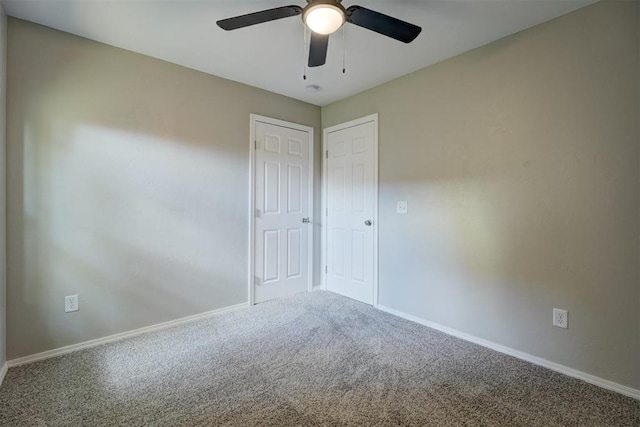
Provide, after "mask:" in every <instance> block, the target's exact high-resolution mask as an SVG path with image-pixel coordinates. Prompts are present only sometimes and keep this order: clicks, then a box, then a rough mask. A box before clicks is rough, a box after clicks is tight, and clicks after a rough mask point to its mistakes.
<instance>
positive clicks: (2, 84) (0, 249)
mask: <svg viewBox="0 0 640 427" xmlns="http://www.w3.org/2000/svg"><path fill="white" fill-rule="evenodd" d="M6 75H7V15H6V14H5V12H4V8H3V7H2V5H0V368H1V367H2V366H3V365H4V362H5V361H6V360H7V358H6V353H7V328H6V325H7V300H6V289H7V287H6V280H7V250H6V240H7V239H6V230H7V227H6V225H7V218H6V201H7V198H6V185H5V183H6V160H5V158H6V148H7V144H6V139H5V122H6V87H7V85H6V83H7V80H6Z"/></svg>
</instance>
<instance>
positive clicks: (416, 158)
mask: <svg viewBox="0 0 640 427" xmlns="http://www.w3.org/2000/svg"><path fill="white" fill-rule="evenodd" d="M637 8H638V3H637V2H618V1H615V2H614V1H612V2H602V3H597V4H595V5H593V6H589V7H587V8H585V9H581V10H578V11H576V12H574V13H571V14H569V15H565V16H563V17H560V18H558V19H555V20H553V21H550V22H548V23H545V24H542V25H540V26H537V27H534V28H532V29H529V30H526V31H524V32H521V33H519V34H516V35H513V36H511V37H508V38H505V39H503V40H500V41H497V42H495V43H491V44H489V45H487V46H484V47H482V48H479V49H476V50H474V51H471V52H468V53H465V54H463V55H460V56H458V57H455V58H453V59H450V60H447V61H445V62H442V63H439V64H436V65H434V66H431V67H428V68H426V69H423V70H420V71H418V72H416V73H413V74H411V75H408V76H405V77H402V78H399V79H397V80H394V81H392V82H390V83H387V84H384V85H382V86H379V87H377V88H374V89H371V90H369V91H366V92H364V93H361V94H358V95H356V96H353V97H351V98H348V99H346V100H343V101H340V102H337V103H335V104H332V105H329V106H327V107H324V108H323V109H322V126H323V127H328V126H331V125H335V124H337V123H340V122H345V121H348V120H351V119H354V118H357V117H361V116H364V115H367V114H371V113H374V112H379V113H380V129H379V135H380V165H379V169H380V208H379V209H380V220H379V224H380V228H379V232H380V267H379V268H380V272H379V276H380V304H382V305H385V306H388V307H391V308H394V309H397V310H401V311H404V312H406V313H409V314H412V315H415V316H419V317H421V318H424V319H427V320H430V321H433V322H437V323H439V324H441V325H445V326H448V327H451V328H455V329H458V330H460V331H463V332H466V333H469V334H472V335H475V336H477V337H481V338H484V339H487V340H490V341H493V342H496V343H499V344H503V345H506V346H508V347H512V348H514V349H517V350H521V351H524V352H527V353H530V354H533V355H536V356H539V357H543V358H545V359H548V360H551V361H554V362H557V363H561V364H563V365H566V366H570V367H573V368H576V369H579V370H582V371H585V372H588V373H591V374H593V375H597V376H599V377H603V378H606V379H609V380H612V381H615V382H617V383H620V384H624V385H627V386H631V387H635V388H640V329H639V325H640V285H639V283H640V281H639V272H638V259H639V248H638V237H639V235H640V233H639V225H640V223H639V221H640V219H639V218H640V217H639V215H638V213H639V207H640V205H639V197H638V196H639V192H638V189H639V181H638V178H639V175H638V174H639V170H640V169H639V154H640V152H639V131H638V118H639V117H640V115H639V114H640V111H639V107H638V103H639V100H638V81H639V80H638V47H639V46H638V28H639V27H638V12H637ZM399 200H407V201H408V205H409V214H408V215H397V214H396V213H395V203H396V201H399ZM553 307H558V308H564V309H567V310H569V329H568V330H562V329H558V328H554V327H553V326H552V324H551V320H552V308H553Z"/></svg>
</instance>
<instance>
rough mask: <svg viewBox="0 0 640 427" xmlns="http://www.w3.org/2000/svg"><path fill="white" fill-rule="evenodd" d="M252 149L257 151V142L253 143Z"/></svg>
mask: <svg viewBox="0 0 640 427" xmlns="http://www.w3.org/2000/svg"><path fill="white" fill-rule="evenodd" d="M253 148H254V149H256V150H257V149H258V140H255V141H253Z"/></svg>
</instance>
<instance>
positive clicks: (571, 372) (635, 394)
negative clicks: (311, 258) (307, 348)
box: [376, 305, 640, 400]
mask: <svg viewBox="0 0 640 427" xmlns="http://www.w3.org/2000/svg"><path fill="white" fill-rule="evenodd" d="M376 308H378V309H379V310H382V311H385V312H387V313H390V314H393V315H395V316H398V317H402V318H403V319H407V320H410V321H412V322H416V323H419V324H421V325H424V326H428V327H429V328H432V329H435V330H438V331H440V332H444V333H445V334H447V335H451V336H454V337H457V338H461V339H463V340H465V341H469V342H472V343H474V344H479V345H481V346H483V347H487V348H490V349H492V350H495V351H499V352H500V353H504V354H507V355H509V356H513V357H516V358H518V359H522V360H524V361H527V362H530V363H533V364H534V365H539V366H542V367H544V368H547V369H551V370H552V371H556V372H560V373H561V374H565V375H568V376H570V377H573V378H578V379H580V380H583V381H586V382H588V383H590V384H594V385H597V386H599V387H602V388H606V389H607V390H612V391H615V392H617V393H620V394H624V395H625V396H629V397H632V398H634V399H638V400H640V390H636V389H634V388H631V387H627V386H625V385H622V384H618V383H614V382H613V381H609V380H605V379H604V378H600V377H596V376H595V375H591V374H587V373H586V372H582V371H579V370H577V369H574V368H570V367H568V366H564V365H561V364H559V363H555V362H551V361H549V360H546V359H543V358H541V357H538V356H534V355H532V354H529V353H525V352H522V351H518V350H514V349H512V348H509V347H506V346H503V345H500V344H496V343H494V342H491V341H487V340H485V339H482V338H478V337H475V336H473V335H469V334H467V333H464V332H460V331H458V330H456V329H452V328H448V327H446V326H442V325H440V324H438V323H434V322H430V321H428V320H425V319H422V318H420V317H417V316H413V315H411V314H407V313H403V312H402V311H399V310H396V309H393V308H389V307H385V306H383V305H378V306H377V307H376Z"/></svg>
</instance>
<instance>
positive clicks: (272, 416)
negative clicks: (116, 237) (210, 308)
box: [0, 292, 640, 426]
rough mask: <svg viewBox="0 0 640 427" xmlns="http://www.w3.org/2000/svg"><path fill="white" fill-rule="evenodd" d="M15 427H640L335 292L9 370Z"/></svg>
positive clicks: (590, 389) (607, 403)
mask: <svg viewBox="0 0 640 427" xmlns="http://www.w3.org/2000/svg"><path fill="white" fill-rule="evenodd" d="M0 423H1V424H2V425H11V426H63V425H64V426H67V425H73V426H143V425H152V426H155V425H158V426H197V425H230V426H253V425H273V426H289V425H296V426H340V425H366V426H382V425H385V426H386V425H389V426H392V425H402V426H424V425H434V426H445V425H455V426H459V425H474V426H476V425H477V426H482V425H486V426H502V425H504V426H518V425H523V426H542V425H544V426H558V425H568V426H578V425H579V426H588V425H597V426H605V425H606V426H610V425H616V426H622V425H628V426H631V425H634V426H640V401H636V400H633V399H631V398H627V397H624V396H622V395H618V394H616V393H613V392H609V391H606V390H603V389H600V388H598V387H595V386H592V385H589V384H587V383H584V382H582V381H579V380H575V379H572V378H569V377H566V376H564V375H561V374H558V373H555V372H552V371H549V370H546V369H544V368H540V367H537V366H534V365H531V364H529V363H526V362H523V361H520V360H518V359H515V358H512V357H509V356H505V355H503V354H500V353H497V352H494V351H492V350H488V349H485V348H483V347H480V346H477V345H474V344H471V343H468V342H465V341H462V340H459V339H457V338H453V337H450V336H448V335H445V334H442V333H440V332H437V331H434V330H432V329H429V328H426V327H424V326H421V325H418V324H415V323H412V322H409V321H406V320H403V319H400V318H397V317H395V316H392V315H389V314H386V313H383V312H381V311H378V310H376V309H374V308H372V307H370V306H367V305H364V304H360V303H358V302H355V301H352V300H349V299H347V298H343V297H340V296H337V295H334V294H331V293H328V292H314V293H312V294H300V295H297V296H295V297H292V298H287V299H283V300H279V301H274V302H269V303H265V304H261V305H258V306H255V307H252V308H247V309H243V310H240V311H236V312H233V313H227V314H223V315H219V316H216V317H213V318H210V319H206V320H202V321H198V322H195V323H191V324H188V325H183V326H179V327H175V328H173V329H168V330H165V331H161V332H155V333H150V334H147V335H142V336H139V337H136V338H132V339H129V340H125V341H120V342H116V343H111V344H105V345H102V346H99V347H95V348H91V349H87V350H83V351H80V352H77V353H72V354H68V355H65V356H61V357H57V358H54V359H49V360H45V361H41V362H37V363H33V364H30V365H25V366H20V367H16V368H12V369H10V370H9V372H8V373H7V376H6V378H5V381H4V384H3V385H2V387H0Z"/></svg>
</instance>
